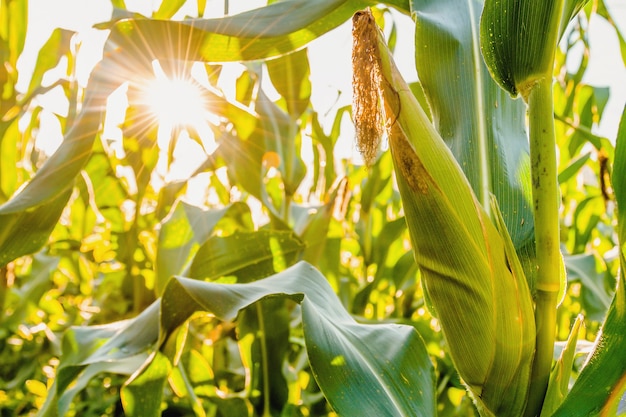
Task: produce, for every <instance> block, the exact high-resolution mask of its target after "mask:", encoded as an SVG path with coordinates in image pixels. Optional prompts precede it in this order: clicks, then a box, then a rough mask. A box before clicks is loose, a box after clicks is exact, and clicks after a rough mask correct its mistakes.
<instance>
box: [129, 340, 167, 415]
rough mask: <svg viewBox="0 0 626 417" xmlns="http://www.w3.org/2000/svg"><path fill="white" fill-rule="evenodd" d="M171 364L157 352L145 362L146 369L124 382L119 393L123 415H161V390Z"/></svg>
mask: <svg viewBox="0 0 626 417" xmlns="http://www.w3.org/2000/svg"><path fill="white" fill-rule="evenodd" d="M171 367H172V365H171V363H170V361H169V360H168V359H167V357H166V356H165V355H163V354H162V353H161V352H159V351H158V350H157V351H155V352H154V353H153V355H151V357H149V358H148V359H147V361H146V367H145V369H143V370H142V371H141V373H137V374H135V375H133V376H132V377H131V378H130V380H128V381H126V383H125V384H124V386H123V387H122V390H121V392H120V398H121V400H122V406H123V407H124V414H125V415H126V416H129V417H133V416H135V417H151V416H154V417H158V416H160V415H161V398H162V397H163V388H164V387H165V383H166V381H167V377H168V375H169V372H170V370H171Z"/></svg>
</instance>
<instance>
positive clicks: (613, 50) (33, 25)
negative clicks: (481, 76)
mask: <svg viewBox="0 0 626 417" xmlns="http://www.w3.org/2000/svg"><path fill="white" fill-rule="evenodd" d="M605 3H606V4H607V6H608V7H609V8H610V10H611V11H612V12H613V16H614V17H615V18H616V20H618V24H619V25H620V27H621V28H622V30H623V31H626V2H624V1H623V0H605ZM159 4H160V0H153V1H145V0H126V5H127V6H128V8H129V9H131V10H135V11H138V12H140V13H142V14H146V15H149V14H150V13H151V10H152V9H153V8H157V7H158V5H159ZM241 4H245V8H247V9H250V8H253V7H255V6H261V5H263V4H264V1H263V0H246V1H233V0H231V1H230V2H229V5H230V13H231V14H235V13H237V12H239V11H242V10H240V9H239V8H238V5H241ZM188 5H189V7H187V6H185V9H184V11H185V12H186V13H187V14H189V15H195V14H196V11H195V2H194V1H188ZM239 7H241V6H239ZM223 8H224V0H208V1H207V8H206V13H205V17H214V16H221V14H222V13H223ZM110 14H111V5H110V1H109V0H90V1H84V0H54V1H51V0H30V4H29V31H28V36H27V40H26V48H25V52H24V54H23V56H22V58H21V59H20V62H19V66H20V68H19V69H20V74H21V75H24V74H28V73H30V71H32V68H33V67H34V63H35V60H36V56H37V55H36V54H37V51H38V50H39V48H40V47H41V46H42V45H43V44H44V43H45V41H46V40H47V39H48V37H49V35H50V33H51V31H52V30H53V29H54V28H55V27H63V28H66V29H71V30H74V31H77V32H79V36H78V39H79V41H80V42H81V43H82V46H81V56H80V57H79V59H78V62H77V65H78V76H79V82H80V83H81V84H82V85H85V84H86V81H87V77H88V73H89V71H90V70H91V68H92V67H93V66H94V65H95V63H96V62H97V61H98V60H99V59H100V57H101V50H102V45H103V43H104V41H105V40H106V36H107V33H106V32H105V31H99V30H95V29H92V25H93V24H94V23H98V22H101V21H105V20H108V18H109V16H110ZM395 17H396V23H397V24H398V25H399V31H398V42H397V45H398V48H397V49H398V51H397V52H398V53H397V57H398V62H397V63H398V66H399V68H400V70H401V71H402V73H403V74H404V75H405V78H406V79H407V80H408V81H414V80H416V79H417V75H416V73H415V67H414V62H413V56H414V52H413V23H412V22H411V20H410V19H409V18H408V17H407V16H404V15H401V14H399V13H395ZM591 28H592V31H591V36H590V43H591V53H592V55H591V57H590V64H589V69H588V71H587V73H586V76H585V82H587V83H588V84H591V85H594V86H609V87H610V88H611V97H610V100H609V103H608V105H607V109H606V111H605V115H604V118H603V120H602V124H601V125H600V126H599V127H598V128H597V129H596V133H598V134H600V135H603V136H606V137H608V138H615V136H616V132H617V127H618V123H619V118H620V116H621V113H622V110H623V108H624V105H625V103H626V69H624V64H623V61H622V60H621V57H620V56H619V44H618V40H617V37H616V35H615V33H614V31H613V30H612V29H611V27H610V26H609V25H608V24H607V23H606V22H605V21H604V20H603V19H600V18H597V19H594V20H593V21H592V23H591ZM351 46H352V38H351V26H350V23H349V22H347V23H346V24H344V25H342V26H341V27H339V28H337V29H336V30H334V31H332V32H330V33H328V34H326V35H324V36H322V37H321V38H320V39H318V40H316V41H314V42H313V43H312V44H311V45H310V47H309V54H310V64H311V80H312V82H313V84H314V87H313V96H312V98H311V99H312V102H313V105H314V107H315V108H316V110H318V112H320V113H322V114H324V113H326V112H328V111H329V110H332V109H333V108H336V107H339V106H343V105H346V104H349V103H350V102H351V87H350V85H351V77H352V75H351V63H350V60H351ZM572 59H576V58H575V57H573V58H572ZM28 82H29V80H28V79H26V78H21V79H20V83H19V87H21V88H22V89H24V88H25V87H26V86H27V85H28ZM44 82H45V79H44ZM337 91H342V94H341V96H340V98H339V101H338V102H336V100H337ZM62 96H63V94H62V92H61V91H57V92H56V94H55V93H54V92H52V93H50V94H49V95H48V97H43V98H41V99H39V100H40V102H41V103H42V104H44V105H45V106H46V107H48V108H49V109H50V110H51V111H55V112H57V113H59V114H63V113H65V112H66V111H67V110H66V107H67V104H65V105H63V104H61V103H63V102H64V100H63V98H62ZM333 113H334V112H332V111H330V113H329V118H330V117H332V116H333ZM329 121H331V120H329ZM42 124H43V125H44V126H45V125H49V126H50V127H51V128H50V129H43V128H42V129H41V131H47V132H54V131H55V130H58V127H57V128H53V126H59V122H58V120H57V119H56V117H55V116H54V115H52V114H51V113H50V112H43V113H42ZM342 133H343V134H342V137H341V138H340V143H341V145H340V146H338V149H339V151H340V153H341V155H339V156H340V157H352V158H358V155H357V152H356V151H355V148H354V145H353V143H352V142H353V128H352V126H351V125H350V123H349V122H348V121H347V120H345V123H344V125H343V129H342ZM60 140H61V137H60V133H59V134H57V135H56V136H55V135H54V134H52V135H51V136H49V137H46V138H39V140H38V143H39V144H41V146H42V147H45V148H46V150H47V151H50V149H51V148H54V147H55V146H57V145H58V143H60ZM42 141H44V142H46V145H44V144H43V143H42Z"/></svg>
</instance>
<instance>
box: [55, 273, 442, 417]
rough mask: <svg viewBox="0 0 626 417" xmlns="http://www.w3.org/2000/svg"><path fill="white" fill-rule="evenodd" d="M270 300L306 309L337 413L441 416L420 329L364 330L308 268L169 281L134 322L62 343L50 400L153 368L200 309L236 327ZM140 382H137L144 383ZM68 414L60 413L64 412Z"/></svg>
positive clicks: (323, 382)
mask: <svg viewBox="0 0 626 417" xmlns="http://www.w3.org/2000/svg"><path fill="white" fill-rule="evenodd" d="M266 298H282V299H290V300H293V301H295V302H298V303H300V304H301V307H300V308H301V311H302V321H303V331H304V337H305V340H306V345H307V351H308V352H309V355H310V363H311V367H312V369H313V373H314V375H315V378H316V379H317V382H318V384H319V386H320V388H321V389H322V391H323V392H324V395H325V396H326V397H327V399H328V401H329V402H330V403H331V405H332V406H333V408H334V410H335V411H336V412H337V413H338V414H340V415H359V414H364V413H374V414H375V415H381V416H405V415H411V416H423V417H431V416H433V415H435V413H436V409H435V392H434V368H433V365H432V363H431V362H430V358H429V355H428V352H427V351H426V347H425V346H424V343H423V341H422V340H421V338H420V337H419V335H418V334H417V332H416V331H415V329H413V328H412V327H410V326H401V325H395V324H381V325H364V324H358V323H357V322H355V321H354V319H353V318H352V317H351V316H350V315H349V314H348V313H347V312H346V311H345V310H344V309H343V306H342V305H341V303H340V302H339V300H338V299H337V297H336V295H335V294H334V292H333V290H332V289H331V287H330V286H329V285H328V282H327V281H326V279H325V278H324V277H323V276H322V275H321V274H320V273H319V272H318V271H317V270H315V269H314V268H313V267H312V266H310V265H309V264H306V263H298V264H296V265H295V266H293V267H291V268H289V269H287V270H285V271H283V272H280V273H278V274H276V275H273V276H271V277H269V278H266V279H263V280H259V281H254V282H251V283H247V284H218V283H211V282H204V281H200V280H195V279H189V278H182V277H176V278H174V279H172V280H170V281H169V282H168V284H167V288H166V290H165V291H164V295H163V298H162V299H161V300H160V301H157V302H155V303H153V304H152V305H151V306H150V307H149V308H148V309H146V310H145V311H144V312H142V313H141V314H140V315H139V316H138V317H136V318H134V319H131V320H127V321H124V322H119V323H111V324H108V325H105V326H92V327H82V328H73V329H72V331H71V332H69V333H68V334H67V335H66V337H65V338H64V349H63V352H64V355H63V357H62V358H61V364H60V365H59V374H58V379H57V385H56V387H55V390H54V391H53V392H51V394H50V395H55V393H56V392H59V393H62V392H64V391H65V390H66V388H67V387H68V386H69V384H70V383H72V381H74V380H75V379H76V378H77V377H79V375H81V372H87V371H88V370H89V369H90V367H92V368H93V367H95V368H96V369H94V371H95V370H97V371H98V372H105V371H107V370H111V372H119V371H118V365H120V364H122V363H125V364H127V365H128V364H129V363H130V362H128V361H130V360H134V362H133V363H134V364H135V368H133V367H127V368H126V371H127V372H129V373H130V372H133V371H135V370H137V369H139V368H140V367H141V366H142V363H146V364H147V362H144V361H145V359H146V358H147V356H148V355H147V354H145V353H144V352H146V351H147V350H153V349H156V345H155V343H157V341H161V342H162V341H165V340H166V339H167V337H168V335H170V334H171V333H172V332H173V331H175V330H176V328H178V326H180V325H181V324H182V323H183V322H185V321H186V320H187V319H188V318H189V317H190V315H191V314H192V313H193V312H195V311H207V312H210V313H212V314H214V315H215V316H216V317H217V318H219V319H220V320H224V321H232V320H235V319H236V318H237V316H238V315H239V313H240V311H241V310H242V309H244V308H246V307H248V306H250V305H251V304H253V303H255V302H257V301H259V300H263V299H266ZM159 320H160V322H161V326H160V328H161V334H160V336H159V335H158V325H157V322H158V321H159ZM135 358H136V359H135ZM142 358H143V360H141V359H142ZM139 360H141V361H139ZM159 361H160V359H159ZM157 368H158V369H157V370H158V372H156V371H155V374H154V375H155V378H154V379H151V378H152V370H150V368H149V367H148V368H147V370H148V375H147V377H146V379H147V381H146V382H150V381H153V382H154V383H155V385H156V383H157V382H159V381H160V378H161V375H162V372H161V371H160V370H162V369H163V364H162V363H160V362H159V363H158V364H157ZM331 371H332V372H331ZM141 378H142V377H141V376H138V379H139V381H141ZM348 382H349V383H348ZM159 384H160V382H159ZM74 394H75V393H72V395H74ZM51 398H52V397H51ZM68 399H69V398H66V399H64V400H65V401H64V403H65V404H67V400H68ZM50 401H51V402H52V401H53V400H52V399H51V400H50ZM66 409H67V408H65V407H62V408H61V409H60V411H61V412H60V413H61V414H63V412H62V411H64V410H66Z"/></svg>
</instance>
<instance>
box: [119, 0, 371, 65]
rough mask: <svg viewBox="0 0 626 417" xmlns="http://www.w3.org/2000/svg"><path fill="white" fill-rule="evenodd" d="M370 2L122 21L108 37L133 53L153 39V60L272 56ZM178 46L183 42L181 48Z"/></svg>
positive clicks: (289, 4) (291, 3)
mask: <svg viewBox="0 0 626 417" xmlns="http://www.w3.org/2000/svg"><path fill="white" fill-rule="evenodd" d="M370 4H374V2H372V1H367V0H317V1H316V2H314V3H312V2H310V1H308V0H287V1H282V2H278V3H272V4H270V5H269V6H266V7H262V8H259V9H254V10H251V11H248V12H244V13H240V14H237V15H232V16H227V17H224V18H219V19H188V20H185V21H161V20H149V19H131V20H122V21H120V22H118V23H117V24H116V25H115V26H113V28H112V30H111V35H110V37H109V42H110V43H111V44H115V45H116V46H118V47H121V48H122V49H125V50H128V51H129V52H132V53H134V50H135V49H136V48H143V44H144V42H145V40H149V42H150V44H153V45H161V46H162V47H160V48H155V49H153V50H152V51H151V52H152V53H153V54H154V56H153V57H152V58H153V59H185V60H189V61H205V62H225V61H250V60H257V59H264V58H271V57H276V56H280V55H283V54H286V53H289V52H292V51H294V50H296V49H299V48H301V47H302V46H304V45H306V44H307V43H308V42H310V41H312V40H313V39H315V38H317V37H319V36H321V35H322V34H324V33H326V32H328V31H329V30H331V29H334V28H335V27H337V26H339V25H340V24H341V23H343V22H345V21H346V20H347V19H349V18H350V16H351V15H352V13H354V12H355V11H356V10H358V9H360V8H363V7H365V6H367V5H370ZM180 45H185V47H184V48H182V49H179V46H180ZM138 52H139V51H138ZM172 53H174V54H175V56H172Z"/></svg>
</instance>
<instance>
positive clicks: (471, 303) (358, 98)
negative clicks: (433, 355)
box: [353, 11, 535, 416]
mask: <svg viewBox="0 0 626 417" xmlns="http://www.w3.org/2000/svg"><path fill="white" fill-rule="evenodd" d="M353 24H354V29H353V36H354V49H353V64H354V76H353V77H354V78H353V81H354V87H353V88H354V102H353V106H354V109H353V114H354V115H355V124H356V126H357V134H358V136H357V141H358V143H359V147H360V148H361V149H363V150H365V152H368V151H370V150H371V149H377V147H378V142H377V141H378V140H379V139H378V137H376V126H375V123H376V121H379V120H382V121H383V123H384V125H385V130H386V132H387V135H388V139H389V146H390V148H391V153H392V156H393V162H394V167H395V171H396V177H397V181H398V187H399V189H400V194H401V196H402V201H403V205H404V211H405V215H406V221H407V224H408V228H409V232H410V236H411V241H412V244H413V249H414V254H415V259H416V262H417V264H418V265H419V267H420V269H421V272H422V279H423V281H422V283H423V287H424V291H425V292H426V294H427V296H428V297H429V299H430V301H431V303H432V306H433V307H434V309H435V310H436V311H435V312H434V313H435V314H436V316H437V317H438V318H439V321H440V324H441V328H442V330H443V334H444V337H445V339H446V341H447V343H448V346H449V351H450V355H451V357H452V360H453V362H454V364H455V366H456V368H457V370H458V371H459V374H460V376H461V378H462V379H463V381H464V382H465V384H466V386H467V387H468V389H469V391H470V392H471V393H472V394H473V397H474V399H475V401H476V404H477V406H478V408H479V410H481V414H482V415H483V416H495V415H497V416H509V415H510V416H518V415H521V414H522V413H523V411H524V408H525V404H526V397H527V393H528V389H529V379H530V372H531V365H532V359H533V352H534V345H535V339H534V337H535V336H534V335H535V325H534V320H533V310H532V301H531V295H530V291H529V289H528V285H527V283H526V280H525V278H524V276H523V274H522V276H518V275H517V274H512V273H511V270H510V269H509V266H508V265H509V261H510V260H507V256H506V250H505V242H504V240H503V238H502V236H501V235H500V233H499V232H498V230H497V229H496V227H495V226H494V225H493V223H492V222H491V220H490V219H489V218H488V215H487V214H486V212H485V210H484V209H483V208H482V207H481V206H480V204H479V203H478V201H477V199H476V198H475V196H474V194H473V192H472V189H471V186H470V185H469V183H468V181H467V179H466V178H465V176H464V175H463V172H462V170H461V168H460V167H459V165H458V164H457V162H456V160H455V159H454V157H453V155H452V153H451V152H450V151H449V149H448V148H447V146H446V145H445V143H444V141H443V140H442V139H441V137H440V136H439V134H438V133H437V131H436V130H435V129H434V127H433V126H432V124H431V123H430V121H429V120H428V117H427V116H426V114H425V113H424V111H423V110H422V108H421V107H420V105H419V104H418V102H417V100H416V99H415V96H414V95H413V94H412V92H411V90H410V89H409V87H408V86H407V84H406V83H405V81H404V80H403V79H402V76H401V74H400V73H399V71H398V69H397V68H396V67H395V64H394V63H393V60H392V58H391V53H390V52H389V49H388V48H387V46H386V45H385V43H384V39H383V36H382V33H381V32H380V30H379V29H378V27H377V26H376V24H375V22H374V18H373V16H372V14H371V13H370V12H369V11H361V12H358V13H356V14H355V16H354V18H353ZM372 89H373V90H374V92H372ZM379 104H380V105H379ZM359 115H361V116H362V117H364V118H365V122H364V124H361V122H362V119H361V118H360V117H359ZM370 156H371V155H370ZM366 160H367V157H366ZM512 256H515V255H514V251H513V255H512ZM515 269H516V270H517V271H519V270H520V269H518V268H515Z"/></svg>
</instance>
